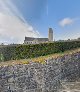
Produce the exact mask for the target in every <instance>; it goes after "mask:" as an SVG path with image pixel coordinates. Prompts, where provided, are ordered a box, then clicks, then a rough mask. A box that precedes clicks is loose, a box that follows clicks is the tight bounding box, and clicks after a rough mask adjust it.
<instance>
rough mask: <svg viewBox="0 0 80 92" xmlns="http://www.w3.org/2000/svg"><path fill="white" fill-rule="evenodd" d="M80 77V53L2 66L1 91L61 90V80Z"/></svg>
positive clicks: (49, 91)
mask: <svg viewBox="0 0 80 92" xmlns="http://www.w3.org/2000/svg"><path fill="white" fill-rule="evenodd" d="M79 78H80V53H76V54H72V55H65V56H63V57H59V58H56V59H53V58H52V59H48V60H47V61H46V64H40V63H30V64H28V65H15V66H5V67H3V66H2V67H0V92H60V91H59V89H61V87H62V86H61V82H62V81H64V80H65V81H67V82H75V81H77V80H78V79H79Z"/></svg>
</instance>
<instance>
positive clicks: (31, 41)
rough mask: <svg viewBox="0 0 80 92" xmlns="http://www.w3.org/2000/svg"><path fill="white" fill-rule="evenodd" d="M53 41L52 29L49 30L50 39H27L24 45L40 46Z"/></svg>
mask: <svg viewBox="0 0 80 92" xmlns="http://www.w3.org/2000/svg"><path fill="white" fill-rule="evenodd" d="M52 41H53V30H52V28H49V31H48V38H33V37H25V40H24V44H39V43H45V42H52Z"/></svg>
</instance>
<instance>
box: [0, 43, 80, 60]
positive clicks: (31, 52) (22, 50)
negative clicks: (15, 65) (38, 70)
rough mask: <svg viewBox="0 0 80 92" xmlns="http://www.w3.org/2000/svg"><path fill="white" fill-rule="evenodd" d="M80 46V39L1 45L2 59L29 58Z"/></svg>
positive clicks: (0, 54) (0, 55)
mask: <svg viewBox="0 0 80 92" xmlns="http://www.w3.org/2000/svg"><path fill="white" fill-rule="evenodd" d="M79 47H80V42H79V41H72V42H54V43H41V44H35V45H16V46H5V47H4V46H3V47H0V61H9V60H20V59H28V58H34V57H36V58H37V57H39V56H46V55H49V54H54V53H61V52H64V51H66V50H71V49H75V48H79Z"/></svg>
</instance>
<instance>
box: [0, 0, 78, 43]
mask: <svg viewBox="0 0 80 92" xmlns="http://www.w3.org/2000/svg"><path fill="white" fill-rule="evenodd" d="M49 27H50V28H53V37H54V38H53V40H67V39H77V38H79V37H80V0H0V43H5V44H7V43H9V44H10V43H23V42H24V39H25V36H28V37H44V38H45V37H48V28H49Z"/></svg>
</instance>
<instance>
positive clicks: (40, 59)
mask: <svg viewBox="0 0 80 92" xmlns="http://www.w3.org/2000/svg"><path fill="white" fill-rule="evenodd" d="M77 52H80V48H77V49H73V50H68V51H65V52H61V53H55V54H50V55H46V56H40V57H37V58H30V59H23V60H10V61H6V62H1V63H0V66H10V65H16V64H29V63H30V61H32V62H36V63H41V64H46V60H47V59H52V58H58V57H62V56H64V55H71V54H74V53H77Z"/></svg>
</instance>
